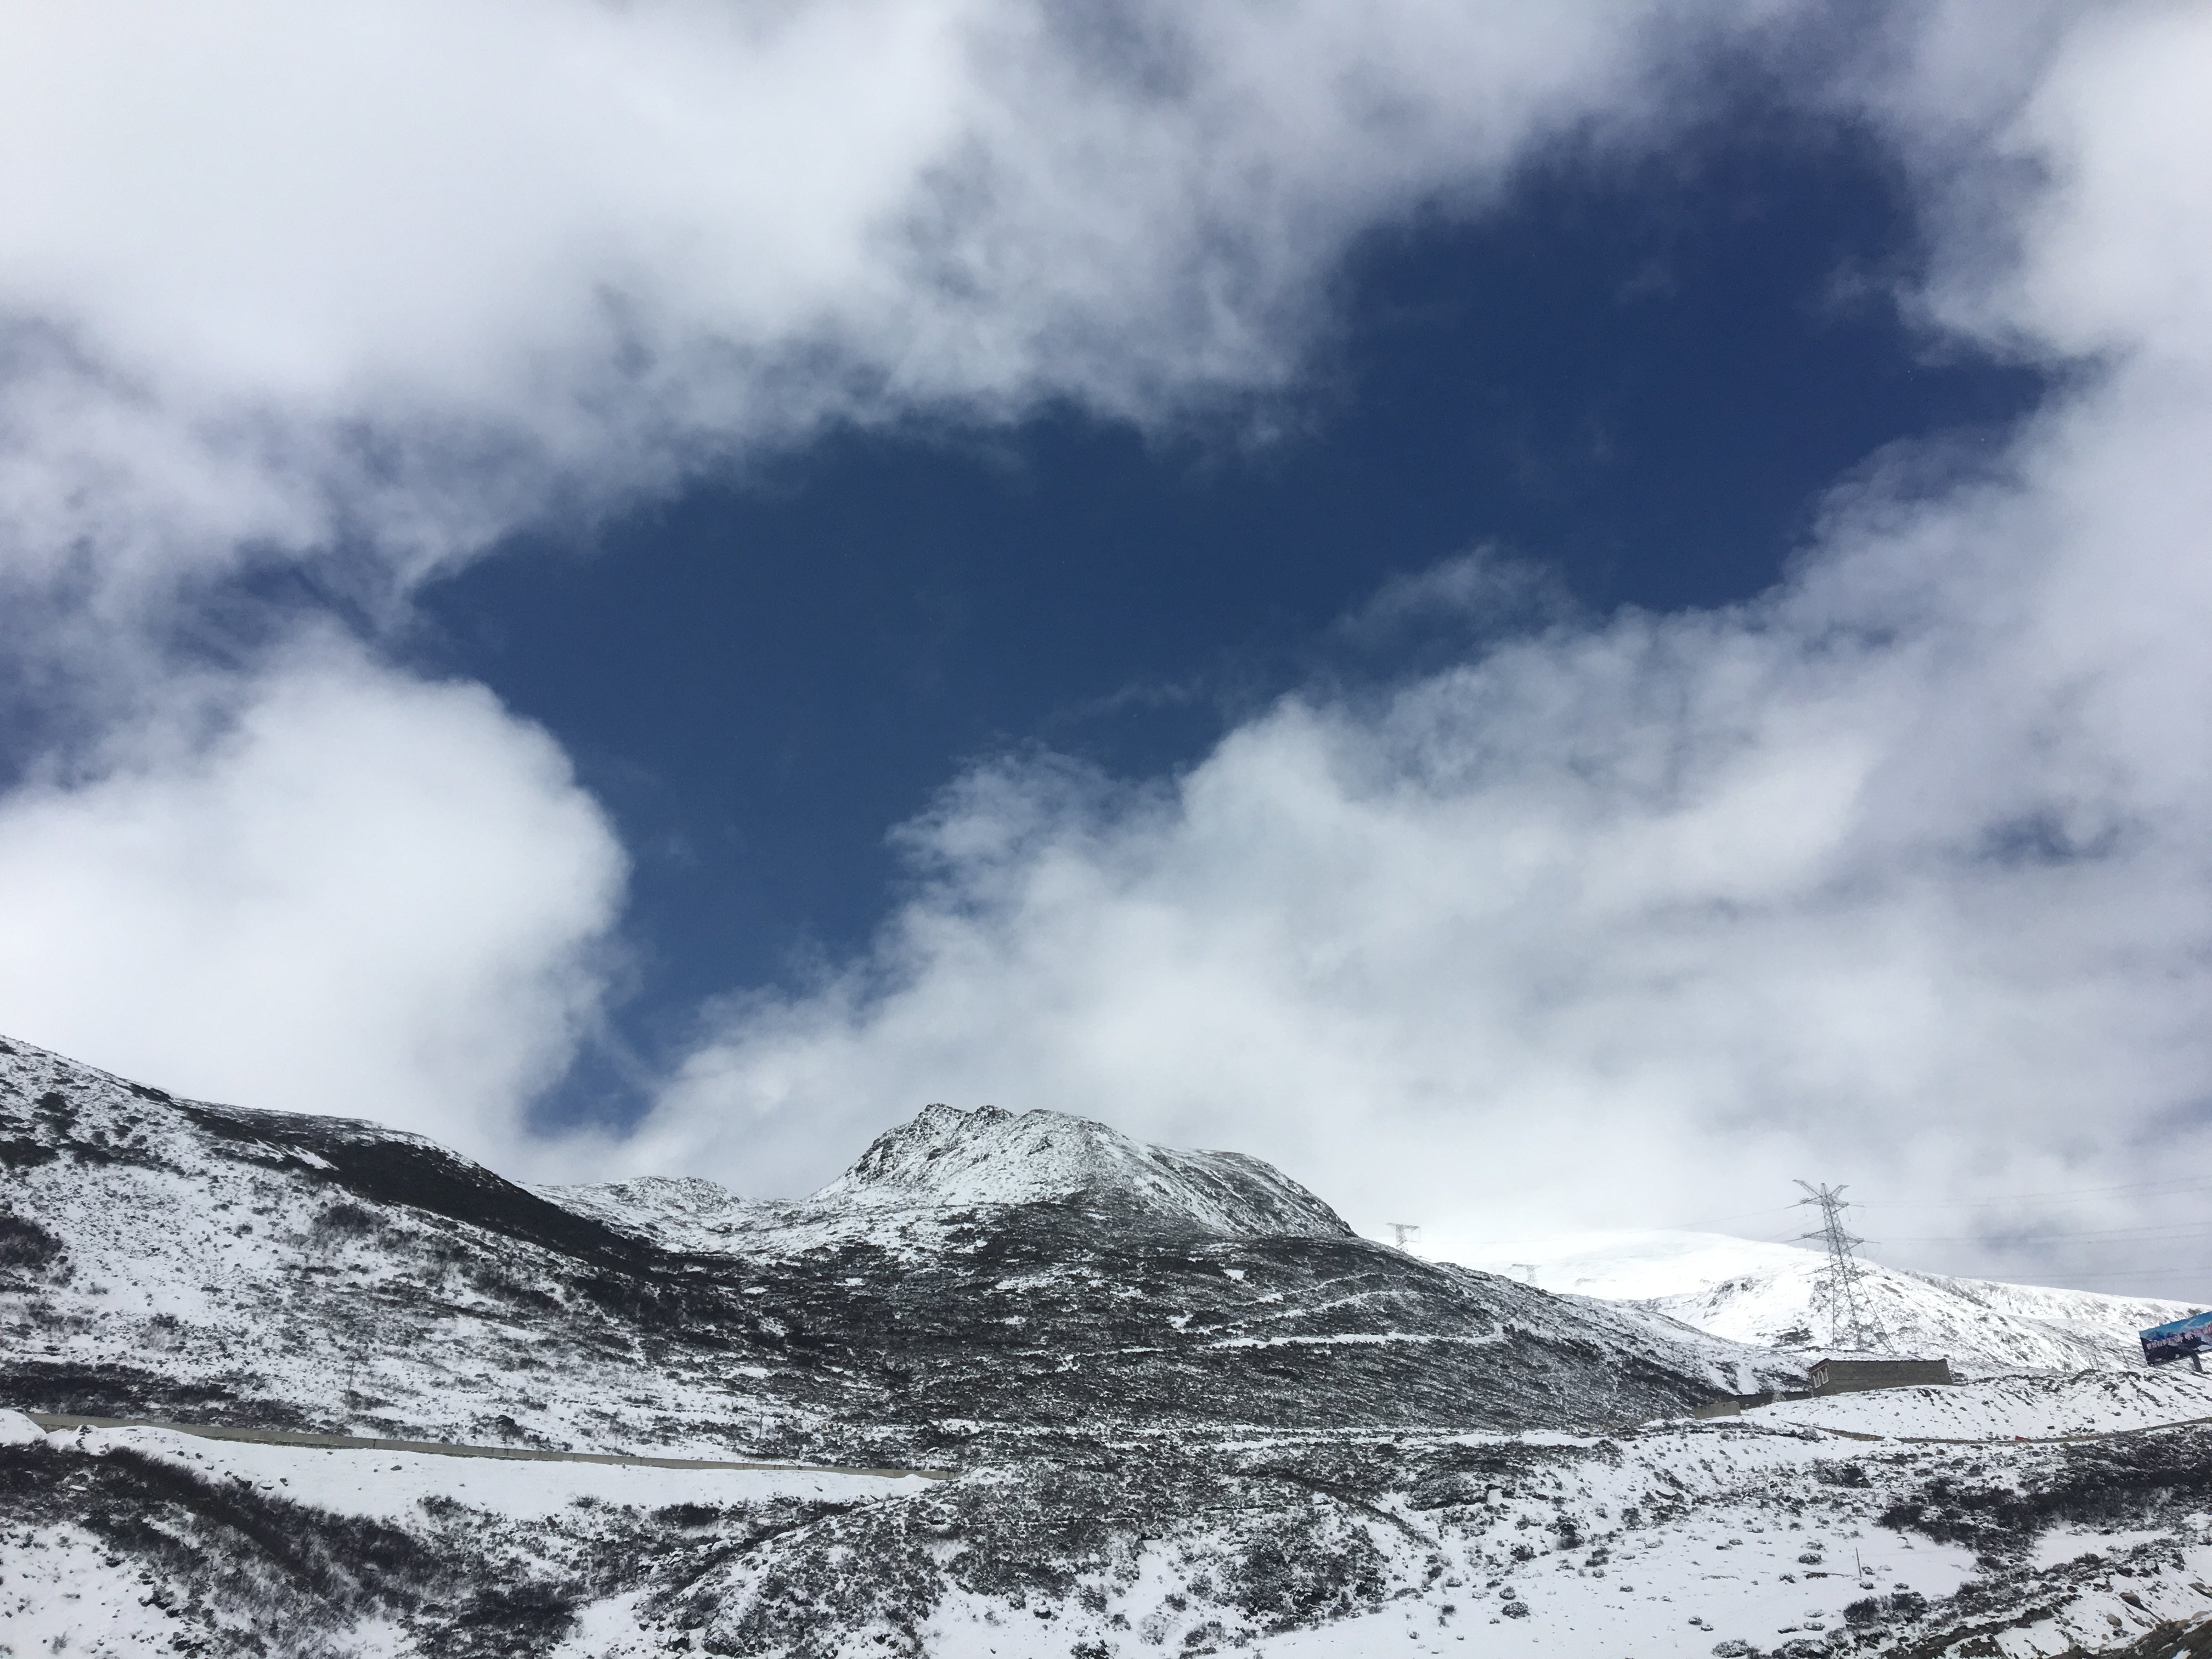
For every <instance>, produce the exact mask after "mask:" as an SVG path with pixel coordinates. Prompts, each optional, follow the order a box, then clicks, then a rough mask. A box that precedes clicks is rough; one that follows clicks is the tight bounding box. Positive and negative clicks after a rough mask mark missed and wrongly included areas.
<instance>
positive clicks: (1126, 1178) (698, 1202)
mask: <svg viewBox="0 0 2212 1659" xmlns="http://www.w3.org/2000/svg"><path fill="white" fill-rule="evenodd" d="M543 1191H544V1194H545V1195H546V1196H547V1197H549V1198H551V1199H553V1200H556V1202H558V1203H561V1204H563V1205H565V1206H568V1207H569V1208H571V1209H574V1210H576V1211H578V1212H582V1213H585V1214H588V1215H592V1216H594V1217H597V1218H600V1219H602V1220H605V1221H607V1222H609V1223H610V1224H611V1225H616V1226H619V1227H623V1228H625V1229H628V1230H630V1231H637V1232H641V1233H642V1234H644V1235H645V1236H646V1237H649V1238H652V1239H653V1240H654V1241H655V1242H656V1243H660V1244H662V1245H664V1246H665V1247H667V1248H669V1249H683V1250H696V1251H724V1252H728V1251H744V1250H747V1249H754V1250H757V1249H764V1248H777V1249H791V1248H804V1247H805V1245H806V1244H807V1243H817V1244H818V1243H829V1241H831V1240H844V1241H848V1242H857V1241H863V1240H865V1241H869V1242H872V1243H878V1244H880V1245H884V1246H885V1247H888V1248H894V1249H902V1248H907V1247H910V1246H914V1245H917V1244H919V1245H921V1246H922V1247H923V1248H930V1247H933V1246H937V1245H941V1244H942V1243H943V1241H944V1237H945V1230H946V1229H947V1228H948V1227H950V1228H954V1229H957V1228H959V1227H961V1226H963V1225H968V1224H969V1223H970V1222H972V1221H973V1219H974V1218H975V1217H976V1216H979V1215H991V1214H998V1213H1002V1212H1007V1211H1011V1210H1015V1209H1018V1208H1020V1207H1021V1206H1026V1205H1036V1204H1057V1205H1064V1206H1073V1208H1075V1209H1076V1210H1079V1211H1080V1212H1082V1213H1084V1214H1085V1215H1086V1216H1087V1217H1089V1218H1091V1219H1093V1220H1095V1221H1097V1222H1099V1223H1100V1224H1102V1225H1109V1226H1111V1225H1118V1224H1119V1223H1120V1222H1121V1221H1123V1220H1133V1221H1134V1222H1135V1223H1136V1224H1137V1225H1140V1226H1157V1225H1170V1226H1177V1227H1188V1228H1191V1229H1194V1230H1196V1231H1200V1232H1205V1233H1209V1234H1212V1235H1215V1236H1217V1237H1223V1238H1233V1237H1240V1236H1250V1237H1282V1238H1293V1237H1310V1238H1349V1237H1353V1234H1352V1229H1351V1228H1349V1227H1347V1226H1346V1225H1345V1224H1344V1222H1343V1220H1342V1219H1341V1218H1340V1217H1339V1216H1338V1215H1337V1213H1336V1212H1335V1211H1334V1210H1332V1209H1330V1208H1329V1206H1328V1205H1326V1204H1324V1203H1322V1200H1320V1199H1318V1198H1316V1197H1315V1196H1314V1195H1313V1194H1311V1193H1310V1192H1308V1191H1307V1190H1306V1189H1305V1188H1303V1187H1301V1186H1299V1185H1298V1184H1297V1182H1295V1181H1292V1180H1291V1179H1290V1178H1289V1177H1288V1176H1285V1175H1284V1174H1283V1173H1282V1172H1281V1171H1280V1170H1276V1169H1274V1168H1273V1166H1272V1165H1269V1164H1263V1163H1261V1161H1260V1160H1259V1159H1258V1158H1247V1157H1245V1156H1244V1155H1243V1153H1241V1152H1180V1151H1177V1150H1176V1149H1175V1148H1172V1147H1168V1146H1146V1145H1144V1144H1142V1143H1140V1142H1139V1141H1135V1140H1132V1139H1130V1138H1129V1137H1128V1136H1127V1135H1125V1134H1123V1133H1121V1132H1120V1131H1119V1130H1117V1129H1113V1128H1109V1127H1108V1126H1106V1125H1105V1124H1103V1123H1097V1122H1093V1121H1091V1120H1090V1119H1089V1118H1082V1117H1075V1116H1072V1115H1069V1114H1067V1113H1066V1112H1048V1111H1027V1112H1019V1113H1016V1112H1010V1111H1007V1110H1006V1109H1003V1108H1000V1107H997V1106H983V1107H979V1108H976V1109H972V1110H963V1109H960V1108H958V1107H954V1106H945V1105H933V1106H925V1107H924V1108H922V1109H921V1112H920V1113H919V1114H918V1115H916V1116H915V1117H914V1118H912V1119H911V1120H909V1121H907V1122H905V1123H902V1124H900V1125H899V1126H898V1127H896V1128H893V1129H890V1130H887V1131H886V1132H884V1133H883V1134H882V1135H879V1136H878V1137H877V1139H876V1140H875V1141H874V1143H873V1144H872V1145H871V1146H869V1147H868V1149H867V1150H866V1152H863V1153H861V1154H860V1158H859V1159H858V1160H857V1161H856V1162H855V1163H854V1164H853V1167H852V1168H851V1169H849V1170H846V1171H845V1173H844V1174H843V1175H842V1176H838V1177H837V1179H836V1180H835V1181H833V1182H830V1183H829V1185H828V1186H827V1187H824V1188H823V1189H822V1190H821V1191H820V1192H818V1193H816V1194H814V1195H813V1196H812V1197H811V1198H807V1199H804V1200H799V1202H797V1203H793V1204H785V1203H775V1202H763V1201H758V1200H746V1199H743V1198H740V1197H738V1195H737V1194H734V1193H732V1192H730V1191H728V1190H727V1189H726V1188H722V1187H719V1186H717V1185H715V1184H714V1182H710V1181H703V1180H700V1179H698V1178H696V1177H689V1178H683V1179H667V1178H657V1177H647V1178H646V1179H644V1180H640V1181H629V1182H613V1183H609V1184H605V1185H594V1186H574V1187H548V1188H544V1189H543Z"/></svg>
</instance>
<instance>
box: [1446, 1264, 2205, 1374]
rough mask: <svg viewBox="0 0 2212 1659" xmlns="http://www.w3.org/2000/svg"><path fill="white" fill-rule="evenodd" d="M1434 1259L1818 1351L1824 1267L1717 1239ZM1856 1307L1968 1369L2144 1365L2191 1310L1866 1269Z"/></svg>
mask: <svg viewBox="0 0 2212 1659" xmlns="http://www.w3.org/2000/svg"><path fill="white" fill-rule="evenodd" d="M1437 1254H1438V1255H1443V1256H1444V1259H1447V1260H1451V1261H1457V1262H1459V1263H1460V1264H1461V1265H1462V1266H1464V1267H1475V1268H1479V1269H1480V1270H1482V1271H1484V1272H1486V1273H1507V1274H1510V1275H1512V1276H1514V1277H1516V1278H1522V1279H1526V1280H1527V1281H1528V1282H1529V1283H1532V1284H1534V1285H1539V1286H1541V1288H1543V1289H1545V1290H1548V1291H1566V1292H1570V1293H1571V1294H1574V1295H1577V1296H1589V1297H1599V1298H1601V1299H1602V1300H1605V1301H1609V1302H1626V1303H1630V1304H1634V1305H1636V1306H1638V1307H1639V1308H1644V1309H1646V1310H1650V1311H1651V1312H1653V1313H1657V1314H1662V1315H1664V1316H1667V1317H1668V1318H1669V1319H1673V1320H1676V1321H1679V1322H1681V1323H1682V1324H1685V1325H1689V1326H1692V1327H1694V1328H1697V1329H1699V1330H1701V1331H1705V1332H1707V1333H1709V1334H1711V1335H1714V1336H1719V1337H1725V1338H1727V1339H1728V1340H1730V1341H1734V1342H1744V1343H1751V1344H1754V1345H1756V1346H1761V1347H1769V1348H1777V1349H1780V1350H1783V1351H1784V1352H1808V1353H1809V1352H1814V1351H1820V1350H1824V1349H1825V1348H1826V1339H1827V1335H1828V1279H1827V1258H1826V1256H1825V1255H1821V1254H1820V1253H1819V1252H1816V1251H1813V1250H1802V1249H1795V1248H1793V1247H1792V1246H1790V1245H1787V1244H1768V1243H1755V1242H1753V1241H1752V1240H1749V1239H1742V1238H1731V1237H1727V1236H1725V1235H1723V1234H1719V1233H1697V1232H1666V1231H1616V1232H1586V1233H1574V1234H1565V1235H1560V1236H1558V1237H1550V1238H1544V1239H1536V1240H1528V1241H1522V1242H1520V1243H1512V1244H1505V1245H1498V1246H1494V1247H1488V1248H1485V1249H1479V1250H1470V1251H1465V1252H1457V1253H1451V1254H1446V1253H1445V1252H1442V1251H1439V1252H1437ZM1863 1265H1864V1267H1865V1269H1866V1272H1865V1276H1864V1277H1863V1279H1861V1281H1860V1285H1859V1295H1860V1303H1861V1307H1862V1310H1863V1312H1864V1313H1865V1314H1866V1315H1867V1316H1869V1318H1870V1319H1871V1320H1872V1321H1873V1322H1874V1323H1875V1325H1877V1326H1878V1327H1879V1328H1881V1332H1882V1333H1883V1334H1884V1335H1885V1336H1886V1337H1887V1340H1888V1345H1889V1346H1890V1347H1891V1348H1893V1350H1895V1351H1896V1352H1900V1353H1926V1354H1929V1355H1936V1354H1942V1355H1948V1357H1949V1358H1951V1359H1952V1361H1953V1362H1954V1364H1960V1365H1963V1366H1964V1367H1966V1369H1967V1370H1976V1371H1990V1370H2021V1369H2026V1370H2081V1369H2083V1368H2085V1367H2087V1368H2095V1369H2100V1370H2129V1369H2140V1368H2141V1367H2142V1349H2141V1346H2140V1345H2139V1344H2138V1343H2137V1341H2136V1333H2137V1332H2139V1331H2142V1330H2143V1329H2145V1328H2148V1327H2150V1326H2152V1325H2157V1324H2161V1323H2163V1322H2166V1321H2167V1320H2169V1319H2179V1318H2180V1317H2181V1316H2183V1315H2185V1314H2187V1313H2191V1312H2194V1311H2196V1310H2195V1309H2194V1308H2193V1307H2192V1306H2191V1304H2187V1303H2182V1302H2166V1301H2160V1300H2157V1299H2154V1298H2152V1297H2135V1296H2105V1295H2100V1294H2098V1293H2097V1292H2094V1291H2066V1290H2057V1289H2050V1288H2046V1287H2044V1286H2040V1285H2004V1284H1999V1283H1996V1282H1995V1281H1993V1280H1989V1279H1952V1278H1948V1277H1946V1276H1944V1275H1943V1274H1941V1273H1912V1272H1909V1271H1905V1270H1902V1269H1899V1268H1895V1267H1881V1266H1880V1265H1878V1264H1876V1263H1874V1262H1867V1263H1864V1264H1863Z"/></svg>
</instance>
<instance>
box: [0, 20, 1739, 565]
mask: <svg viewBox="0 0 2212 1659" xmlns="http://www.w3.org/2000/svg"><path fill="white" fill-rule="evenodd" d="M1765 9H1767V8H1766V7H1765V6H1764V5H1762V4H1761V3H1759V0H1712V3H1711V4H1710V5H1708V6H1703V7H1699V8H1696V9H1690V10H1685V9H1682V8H1680V7H1671V8H1666V7H1658V6H1656V5H1654V4H1651V3H1648V0H1611V3H1593V4H1589V5H1582V6H1570V7H1540V8H1529V7H1520V6H1504V5H1501V6H1485V7H1474V8H1454V7H1443V8H1439V7H1435V6H1429V5H1425V4H1419V3H1413V0H1390V3H1383V0H1377V3H1372V4H1366V5H1361V6H1358V7H1344V6H1340V5H1327V4H1319V3H1311V4H1305V3H1301V4H1291V5H1280V4H1261V3H1257V0H1225V3H1221V4H1217V5H1209V6H1206V7H1202V8H1198V9H1191V8H1188V7H1180V6H1170V5H1164V4H1158V5H1155V4H1138V5H1133V6H1131V7H1127V8H1122V9H1086V8H1078V7H1061V6H1057V5H1049V4H1048V5H1038V4H1032V3H1020V0H909V3H902V4H896V5H887V4H872V3H863V0H816V3H811V4H805V5H795V4H783V5H775V6H769V7H734V6H726V5H720V4H709V3H706V0H644V3H636V4H626V5H619V6H617V5H612V4H607V3H602V0H550V3H548V0H536V3H523V0H465V3H428V0H378V3H375V4H365V3H338V4H329V5H320V6H315V7H311V8H300V7H289V6H280V5H272V4H267V3H257V0H216V3H210V4H206V5H200V6H194V7H191V8H189V9H176V8H173V7H163V6H158V5H146V4H135V3H126V0H94V3H87V4H83V5H77V6H70V7H64V8H55V7H51V6H44V5H39V4H36V3H32V0H21V3H15V4H11V5H9V7H8V13H9V18H8V22H9V52H8V53H7V54H6V55H5V57H4V59H0V172H4V173H5V175H6V176H7V177H8V178H9V180H10V181H11V182H10V191H9V210H8V212H7V213H6V214H4V215H0V529H4V538H0V545H4V555H0V556H4V559H5V561H6V562H7V564H8V565H9V567H10V568H13V569H14V570H15V572H16V573H17V574H19V575H22V574H28V575H29V576H31V577H32V578H33V579H34V580H37V581H40V582H45V581H51V580H53V579H54V578H55V577H56V576H57V575H58V574H61V573H64V572H68V573H73V574H75V575H76V577H77V578H78V579H79V580H80V581H82V579H83V578H84V577H85V575H86V574H87V573H88V571H89V572H90V573H91V574H92V575H93V576H94V578H96V579H97V580H96V581H95V587H96V589H97V591H99V592H102V593H105V594H106V597H107V598H108V599H110V600H111V602H113V603H118V604H127V603H130V602H132V601H134V600H136V599H139V598H141V597H143V594H144V592H146V591H148V590H149V589H151V590H152V591H154V592H156V593H157V594H158V593H164V592H168V591H169V590H170V588H171V586H173V584H174V583H175V582H176V581H177V580H179V578H180V577H190V576H204V575H206V574H209V573H210V572H220V571H225V570H228V569H232V568H235V567H236V566H237V565H238V564H240V562H252V561H255V560H266V559H269V558H271V557H295V556H323V557H325V558H328V559H331V560H335V561H336V562H338V563H339V564H341V565H343V566H345V567H346V568H347V569H348V573H349V574H348V580H349V581H350V582H351V583H352V584H354V585H355V586H358V587H360V588H362V589H364V590H366V591H369V592H388V591H389V590H391V589H392V587H393V586H395V585H396V586H398V588H399V589H401V590H403V591H404V587H405V586H407V585H408V584H409V583H410V582H411V581H413V580H417V579H419V577H420V576H421V574H422V573H423V572H424V571H425V570H427V569H429V568H436V567H437V566H439V565H440V564H441V563H442V562H447V561H451V560H453V559H455V558H459V557H464V556H467V555H468V554H469V553H471V552H472V551H473V550H476V549H477V548H478V547H480V546H481V545H482V544H483V543H484V542H485V541H486V540H487V539H489V538H493V537H495V536H496V535H498V534H499V533H500V532H502V531H505V530H507V529H510V528H512V527H513V526H516V525H517V524H519V523H523V522H528V521H533V520H550V521H553V522H567V521H569V520H572V519H573V517H574V514H575V513H578V512H579V511H583V512H589V511H592V510H595V509H598V508H602V507H607V506H609V505H611V504H615V503H618V502H620V501H623V500H625V499H627V498H629V497H631V496H633V495H635V494H637V493H638V492H651V491H656V490H661V489H666V488H668V487H670V486H671V484H672V483H674V482H676V481H677V480H678V479H680V478H681V477H684V476H686V475H687V474H689V473H690V472H691V471H695V470H696V469H698V468H700V467H702V466H708V465H717V464H720V463H721V462H724V461H726V460H728V459H731V458H733V457H738V456H741V455H743V454H744V453H748V452H749V451H750V450H751V449H753V448H755V447H757V446H759V445H761V444H763V443H772V442H776V441H793V440H796V439H798V438H800V437H803V436H804V435H805V434H806V433H808V432H809V431H810V430H811V429H813V428H814V427H815V426H816V425H817V423H818V422H822V421H823V420H827V419H832V418H859V419H872V418H881V417H884V416H890V415H894V414H896V413H898V412H899V411H901V410H913V409H917V408H919V409H923V410H937V411H940V412H944V411H961V410H964V411H967V412H968V413H969V414H971V415H974V416H981V417H983V418H995V417H996V416H1000V415H1002V414H1005V413H1007V412H1010V411H1012V410H1018V409H1019V408H1022V407H1024V406H1026V405H1028V404H1031V403H1033V402H1035V401H1036V400H1038V399H1042V398H1053V397H1059V396H1069V397H1073V398H1078V399H1080V400H1083V401H1085V402H1087V403H1090V404H1092V405H1094V406H1096V407H1097V408H1099V409H1101V410H1105V411H1107V412H1109V413H1112V414H1117V415H1127V416H1134V417H1138V418H1143V419H1156V418H1162V417H1164V416H1167V415H1169V414H1170V413H1171V412H1172V411H1173V410H1176V409H1177V408H1179V407H1182V406H1184V405H1185V404H1188V402H1190V401H1191V400H1192V399H1199V400H1203V399H1205V398H1207V397H1209V396H1212V395H1214V394H1217V393H1218V392H1222V391H1224V390H1225V389H1231V390H1233V389H1237V388H1250V387H1254V386H1268V385H1271V384H1274V383H1276V382H1278V381H1279V380H1281V379H1282V378H1283V377H1284V375H1285V374H1286V373H1287V372H1288V370H1289V368H1290V367H1291V363H1292V362H1293V361H1294V359H1295V356H1296V354H1297V350H1298V349H1299V347H1300V345H1301V343H1302V342H1303V340H1304V336H1305V331H1306V330H1307V328H1308V326H1309V325H1310V324H1311V323H1312V321H1313V320H1314V314H1313V310H1314V305H1315V302H1316V296H1317V295H1318V294H1319V293H1320V292H1321V290H1322V286H1323V284H1324V283H1325V282H1326V280H1327V276H1328V269H1329V266H1330V264H1331V263H1332V261H1333V259H1334V256H1335V254H1336V253H1337V252H1338V251H1339V250H1340V248H1341V247H1342V246H1343V245H1344V243H1345V242H1346V240H1347V239H1349V238H1350V237H1352V236H1353V235H1355V234H1358V232H1359V231H1360V230H1362V229H1364V228H1366V227H1367V226H1369V225H1370V224H1372V223H1374V222H1376V221H1377V220H1378V219H1383V218H1387V217H1389V216H1393V215H1395V214H1396V213H1399V212H1401V211H1402V210H1405V209H1406V208H1407V207H1408V206H1410V205H1411V204H1414V203H1416V202H1418V201H1419V200H1422V199H1424V198H1425V197H1431V196H1433V195H1436V194H1438V193H1443V194H1445V195H1449V196H1452V197H1456V198H1459V199H1462V200H1465V201H1468V202H1470V203H1471V202H1476V201H1479V200H1480V198H1481V197H1482V196H1483V194H1484V193H1485V192H1486V191H1487V190H1489V189H1490V188H1491V187H1492V185H1495V183H1496V182H1497V181H1498V179H1499V178H1500V177H1501V176H1502V175H1503V174H1504V173H1506V172H1507V171H1508V170H1509V169H1510V168H1511V167H1513V166H1514V165H1516V162H1517V161H1520V160H1521V159H1522V158H1523V157H1524V156H1525V155H1527V154H1528V150H1529V149H1530V147H1531V146H1532V145H1535V144H1538V143H1544V142H1547V141H1550V140H1553V139H1556V138H1558V137H1560V136H1561V135H1563V134H1565V133H1568V132H1571V131H1575V130H1577V128H1579V127H1582V126H1585V125H1595V126H1597V127H1600V128H1602V129H1604V130H1606V131H1616V132H1618V131H1624V130H1628V129H1633V128H1635V127H1637V126H1638V125H1640V124H1646V123H1649V122H1650V121H1651V120H1652V119H1653V118H1655V112H1656V110H1657V109H1658V108H1659V107H1660V106H1662V104H1663V103H1664V102H1665V101H1666V98H1665V96H1664V95H1663V94H1662V89H1661V87H1660V84H1659V82H1661V81H1662V79H1663V78H1664V75H1665V71H1666V70H1667V68H1668V66H1669V65H1670V64H1671V59H1670V58H1669V57H1668V53H1667V52H1666V51H1664V50H1662V49H1661V48H1662V46H1663V42H1662V41H1661V40H1660V38H1659V36H1658V35H1657V34H1656V32H1655V31H1656V27H1657V25H1656V21H1655V20H1663V21H1664V23H1665V26H1666V29H1667V31H1668V34H1669V35H1670V36H1671V35H1673V34H1676V33H1683V32H1689V31H1694V30H1695V29H1697V28H1699V27H1704V26H1705V24H1706V23H1707V22H1709V21H1713V20H1730V21H1735V20H1740V19H1741V18H1744V17H1747V16H1753V15H1759V14H1760V13H1761V12H1763V11H1764V10H1765Z"/></svg>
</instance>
